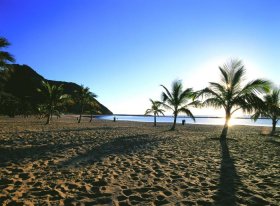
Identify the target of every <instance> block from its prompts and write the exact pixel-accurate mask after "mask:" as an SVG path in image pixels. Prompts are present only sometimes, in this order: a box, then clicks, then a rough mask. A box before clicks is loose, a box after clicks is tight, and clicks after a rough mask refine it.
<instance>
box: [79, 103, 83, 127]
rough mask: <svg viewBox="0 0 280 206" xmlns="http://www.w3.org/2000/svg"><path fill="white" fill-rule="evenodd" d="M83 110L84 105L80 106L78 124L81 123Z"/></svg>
mask: <svg viewBox="0 0 280 206" xmlns="http://www.w3.org/2000/svg"><path fill="white" fill-rule="evenodd" d="M83 110H84V105H81V110H80V116H79V120H78V123H80V122H81V119H82V113H83Z"/></svg>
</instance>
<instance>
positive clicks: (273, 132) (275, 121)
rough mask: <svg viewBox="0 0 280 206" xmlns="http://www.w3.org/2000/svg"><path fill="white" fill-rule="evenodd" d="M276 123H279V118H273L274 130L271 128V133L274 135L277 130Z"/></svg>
mask: <svg viewBox="0 0 280 206" xmlns="http://www.w3.org/2000/svg"><path fill="white" fill-rule="evenodd" d="M276 124H277V120H276V119H272V130H271V135H274V134H275V132H276Z"/></svg>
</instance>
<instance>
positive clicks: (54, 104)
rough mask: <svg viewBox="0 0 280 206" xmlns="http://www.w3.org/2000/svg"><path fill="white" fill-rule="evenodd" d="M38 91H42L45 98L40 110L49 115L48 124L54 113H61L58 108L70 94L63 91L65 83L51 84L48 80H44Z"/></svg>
mask: <svg viewBox="0 0 280 206" xmlns="http://www.w3.org/2000/svg"><path fill="white" fill-rule="evenodd" d="M37 91H38V92H40V93H41V94H42V95H43V96H44V99H45V102H44V104H43V105H41V106H40V108H39V111H40V112H43V113H44V114H45V116H46V117H47V122H46V124H49V123H50V121H51V119H52V116H53V115H57V116H59V115H60V111H59V110H58V108H59V106H60V105H61V104H62V102H63V101H64V100H65V99H66V98H68V96H67V95H66V94H64V93H63V85H59V86H56V85H51V84H49V83H48V82H46V81H42V88H38V89H37Z"/></svg>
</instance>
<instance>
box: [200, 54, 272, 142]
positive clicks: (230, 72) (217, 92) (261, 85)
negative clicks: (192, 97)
mask: <svg viewBox="0 0 280 206" xmlns="http://www.w3.org/2000/svg"><path fill="white" fill-rule="evenodd" d="M219 70H220V72H221V79H220V82H219V83H216V82H209V84H210V85H209V87H206V88H205V89H203V90H201V91H200V92H199V95H202V96H204V97H206V98H207V99H206V100H205V101H204V102H203V104H204V105H205V106H212V107H214V108H223V109H224V110H225V115H226V116H225V124H224V128H223V130H222V133H221V136H220V140H226V136H227V132H228V123H229V120H230V118H231V116H232V114H233V113H234V112H236V111H238V110H240V109H241V110H243V111H244V112H252V111H253V110H254V105H256V104H259V102H260V101H259V100H260V98H259V97H258V94H261V93H263V92H267V91H269V88H270V82H269V81H266V80H262V79H256V80H253V81H251V82H249V83H247V84H245V85H244V86H242V83H243V82H244V78H245V71H246V70H245V68H244V65H243V63H242V61H241V60H237V59H233V60H231V61H229V62H228V63H226V64H224V65H223V66H222V67H219Z"/></svg>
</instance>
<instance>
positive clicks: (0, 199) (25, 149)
mask: <svg viewBox="0 0 280 206" xmlns="http://www.w3.org/2000/svg"><path fill="white" fill-rule="evenodd" d="M75 120H76V119H75V118H73V117H67V116H64V117H62V118H60V119H54V120H53V122H52V123H51V124H50V125H44V123H45V120H38V119H36V118H20V117H18V118H4V117H0V180H1V181H0V204H1V205H20V204H22V205H47V204H49V205H164V204H165V205H279V204H280V187H279V185H280V173H279V171H280V158H279V156H280V138H279V137H277V136H274V137H270V136H267V135H264V134H266V133H267V131H270V128H267V127H249V126H234V128H233V129H232V128H230V129H229V133H228V138H227V141H226V142H222V143H220V141H219V137H220V132H221V130H222V126H211V125H185V126H182V125H177V130H176V131H169V129H170V126H171V124H167V123H158V126H157V127H153V123H139V122H120V121H118V122H113V121H103V120H94V121H93V122H91V123H88V120H87V119H84V120H82V122H81V123H80V124H77V123H76V121H75Z"/></svg>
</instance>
